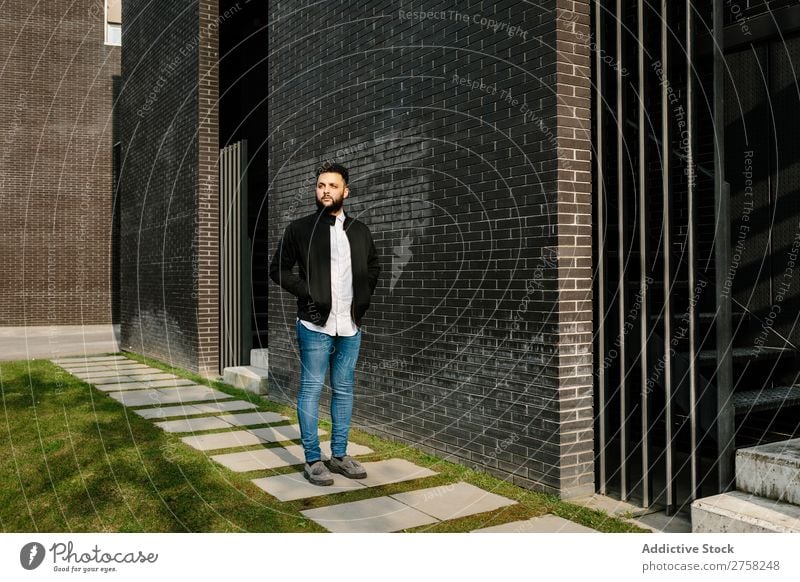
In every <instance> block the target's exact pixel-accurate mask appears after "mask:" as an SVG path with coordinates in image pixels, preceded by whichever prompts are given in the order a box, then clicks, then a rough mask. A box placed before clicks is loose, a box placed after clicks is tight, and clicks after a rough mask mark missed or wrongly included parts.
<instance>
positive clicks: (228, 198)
mask: <svg viewBox="0 0 800 582" xmlns="http://www.w3.org/2000/svg"><path fill="white" fill-rule="evenodd" d="M227 154H228V155H227V168H226V170H227V172H226V174H227V183H228V194H227V195H226V197H225V203H226V205H227V209H226V212H225V247H226V253H225V258H226V263H227V264H226V265H225V316H226V319H227V322H226V323H225V333H226V336H225V345H226V346H227V355H228V365H232V363H233V346H231V202H232V198H233V172H232V171H231V170H232V168H231V166H232V165H233V159H232V158H233V155H234V149H233V148H232V147H231V146H228V151H227Z"/></svg>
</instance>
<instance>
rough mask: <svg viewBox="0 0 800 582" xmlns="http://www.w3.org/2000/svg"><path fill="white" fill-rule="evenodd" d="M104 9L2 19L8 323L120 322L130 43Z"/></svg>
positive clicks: (2, 300) (91, 3)
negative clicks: (119, 228)
mask: <svg viewBox="0 0 800 582" xmlns="http://www.w3.org/2000/svg"><path fill="white" fill-rule="evenodd" d="M103 18H104V11H103V2H102V1H99V0H75V1H72V0H70V1H67V0H50V1H48V2H39V3H36V2H34V3H28V2H11V3H6V4H4V5H3V8H2V17H1V18H0V55H3V57H2V60H3V67H2V68H0V263H2V265H3V275H2V276H1V277H0V326H18V325H79V324H102V323H112V322H116V320H117V317H116V313H114V310H113V305H112V304H113V300H112V295H113V284H112V280H113V278H114V277H115V271H114V269H113V267H112V260H111V256H112V250H111V248H112V237H113V234H112V221H113V209H114V195H113V186H112V181H113V175H112V147H113V144H114V142H115V141H116V138H115V136H114V130H115V127H114V120H113V115H112V111H113V109H112V108H113V105H114V91H113V87H114V77H115V76H117V75H119V66H120V52H119V47H114V46H106V45H105V44H104V20H103Z"/></svg>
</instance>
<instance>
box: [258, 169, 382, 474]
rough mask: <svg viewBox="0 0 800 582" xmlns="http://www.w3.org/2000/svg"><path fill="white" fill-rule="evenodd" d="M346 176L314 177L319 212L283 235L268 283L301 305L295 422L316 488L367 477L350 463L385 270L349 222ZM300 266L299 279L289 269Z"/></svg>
mask: <svg viewBox="0 0 800 582" xmlns="http://www.w3.org/2000/svg"><path fill="white" fill-rule="evenodd" d="M347 183H348V172H347V169H346V168H345V167H344V166H342V165H340V164H327V165H324V166H323V167H321V168H320V169H319V170H317V186H316V199H317V211H316V212H314V213H312V214H309V215H308V216H305V217H303V218H299V219H297V220H295V221H293V222H292V223H291V224H289V226H288V227H287V228H286V231H285V232H284V234H283V240H282V241H281V243H280V246H279V247H278V249H277V251H276V252H275V256H274V257H273V259H272V264H271V265H270V268H269V275H270V278H271V279H272V280H273V281H275V282H276V283H277V284H278V285H280V286H281V287H283V288H284V289H286V290H287V291H288V292H289V293H291V294H292V295H294V296H295V297H296V298H297V319H296V321H295V327H296V332H297V344H298V347H299V350H300V366H301V371H300V391H299V392H298V395H297V417H298V420H299V422H300V437H301V440H302V443H303V449H304V451H305V460H306V464H305V467H304V470H303V475H305V477H306V479H308V480H309V481H310V482H311V483H313V484H315V485H332V484H333V475H331V471H333V472H335V473H340V474H342V475H344V476H345V477H349V478H351V479H363V478H365V477H366V476H367V472H366V471H365V470H364V467H363V465H361V463H359V462H358V461H356V460H355V459H354V458H352V457H351V456H349V455H347V438H348V433H349V431H350V417H351V414H352V410H353V383H354V376H355V366H356V361H357V360H358V351H359V348H360V347H361V329H360V326H361V318H362V317H363V316H364V313H365V312H366V311H367V308H368V307H369V304H370V299H371V297H372V294H373V292H374V291H375V286H376V285H377V283H378V274H379V273H380V265H379V262H378V255H377V253H376V251H375V244H374V242H373V241H372V235H371V234H370V232H369V229H368V228H367V226H366V225H365V224H364V223H362V222H359V221H358V220H356V219H355V218H352V217H351V216H349V215H347V214H345V212H344V208H343V205H344V200H345V198H347V197H348V195H349V194H350V190H349V189H348V187H347ZM295 264H297V265H298V270H299V274H295V273H294V272H293V271H292V269H293V267H294V266H295ZM329 368H330V378H331V420H332V422H333V430H332V434H331V460H330V461H329V464H328V467H326V466H325V464H324V463H323V462H322V460H321V457H322V454H321V452H320V447H319V437H318V436H317V431H318V419H319V398H320V394H321V392H322V385H323V383H324V380H325V374H326V373H327V372H328V369H329Z"/></svg>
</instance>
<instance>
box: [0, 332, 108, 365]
mask: <svg viewBox="0 0 800 582" xmlns="http://www.w3.org/2000/svg"><path fill="white" fill-rule="evenodd" d="M119 349H120V348H119V325H37V326H27V327H26V326H19V327H0V360H33V359H36V358H48V359H49V358H60V357H66V356H82V355H85V354H97V353H103V352H105V353H108V352H118V351H119Z"/></svg>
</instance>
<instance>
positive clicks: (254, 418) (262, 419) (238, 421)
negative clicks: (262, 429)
mask: <svg viewBox="0 0 800 582" xmlns="http://www.w3.org/2000/svg"><path fill="white" fill-rule="evenodd" d="M220 418H221V419H222V420H224V421H225V422H229V423H230V424H233V425H235V426H253V425H257V424H269V423H271V422H283V421H287V420H289V419H288V418H287V417H285V416H283V415H282V414H278V413H277V412H243V413H241V414H225V415H223V416H220Z"/></svg>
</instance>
